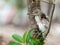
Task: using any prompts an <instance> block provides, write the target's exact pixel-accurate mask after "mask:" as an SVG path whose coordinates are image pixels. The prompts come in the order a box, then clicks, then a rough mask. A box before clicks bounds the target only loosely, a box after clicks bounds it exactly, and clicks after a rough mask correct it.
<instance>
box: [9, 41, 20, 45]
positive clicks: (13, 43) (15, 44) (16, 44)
mask: <svg viewBox="0 0 60 45" xmlns="http://www.w3.org/2000/svg"><path fill="white" fill-rule="evenodd" d="M8 45H21V44H19V43H16V42H10V43H9V44H8Z"/></svg>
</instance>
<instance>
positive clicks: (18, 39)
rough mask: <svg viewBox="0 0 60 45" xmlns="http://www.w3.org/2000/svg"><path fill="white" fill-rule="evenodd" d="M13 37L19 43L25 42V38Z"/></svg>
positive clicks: (15, 35)
mask: <svg viewBox="0 0 60 45" xmlns="http://www.w3.org/2000/svg"><path fill="white" fill-rule="evenodd" d="M12 37H13V38H14V39H15V40H16V41H18V42H21V43H22V42H23V38H22V37H21V36H19V35H17V34H14V35H12Z"/></svg>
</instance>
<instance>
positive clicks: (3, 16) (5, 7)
mask: <svg viewBox="0 0 60 45" xmlns="http://www.w3.org/2000/svg"><path fill="white" fill-rule="evenodd" d="M45 1H48V0H45ZM55 4H56V6H55V11H54V16H53V20H52V25H51V30H50V33H49V35H48V37H47V39H46V44H45V45H60V0H55ZM27 5H28V4H27V0H0V36H2V39H3V40H4V42H3V43H4V44H2V45H7V44H8V43H9V42H10V41H13V39H12V37H11V36H12V34H15V33H16V34H19V35H21V36H22V35H23V33H24V32H25V31H27V30H28V29H29V25H30V23H29V16H28V15H27V13H28V6H27ZM49 7H50V5H49V4H47V3H44V2H42V4H41V9H42V11H43V12H44V13H45V14H47V13H49V12H48V10H49ZM0 43H1V42H0Z"/></svg>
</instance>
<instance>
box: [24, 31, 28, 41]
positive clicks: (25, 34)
mask: <svg viewBox="0 0 60 45" xmlns="http://www.w3.org/2000/svg"><path fill="white" fill-rule="evenodd" d="M26 36H27V31H26V32H25V33H24V35H23V41H24V42H25V41H26Z"/></svg>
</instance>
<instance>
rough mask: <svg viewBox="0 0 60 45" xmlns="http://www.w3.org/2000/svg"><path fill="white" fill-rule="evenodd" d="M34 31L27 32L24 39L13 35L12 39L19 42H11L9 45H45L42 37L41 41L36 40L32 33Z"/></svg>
mask: <svg viewBox="0 0 60 45" xmlns="http://www.w3.org/2000/svg"><path fill="white" fill-rule="evenodd" d="M33 30H34V29H30V30H29V31H27V32H25V33H24V35H23V37H21V36H20V35H17V34H13V35H12V37H13V39H15V40H16V41H17V42H10V43H9V45H23V44H24V45H44V40H45V39H44V38H43V37H41V38H40V39H36V38H34V37H33V36H32V32H33Z"/></svg>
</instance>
